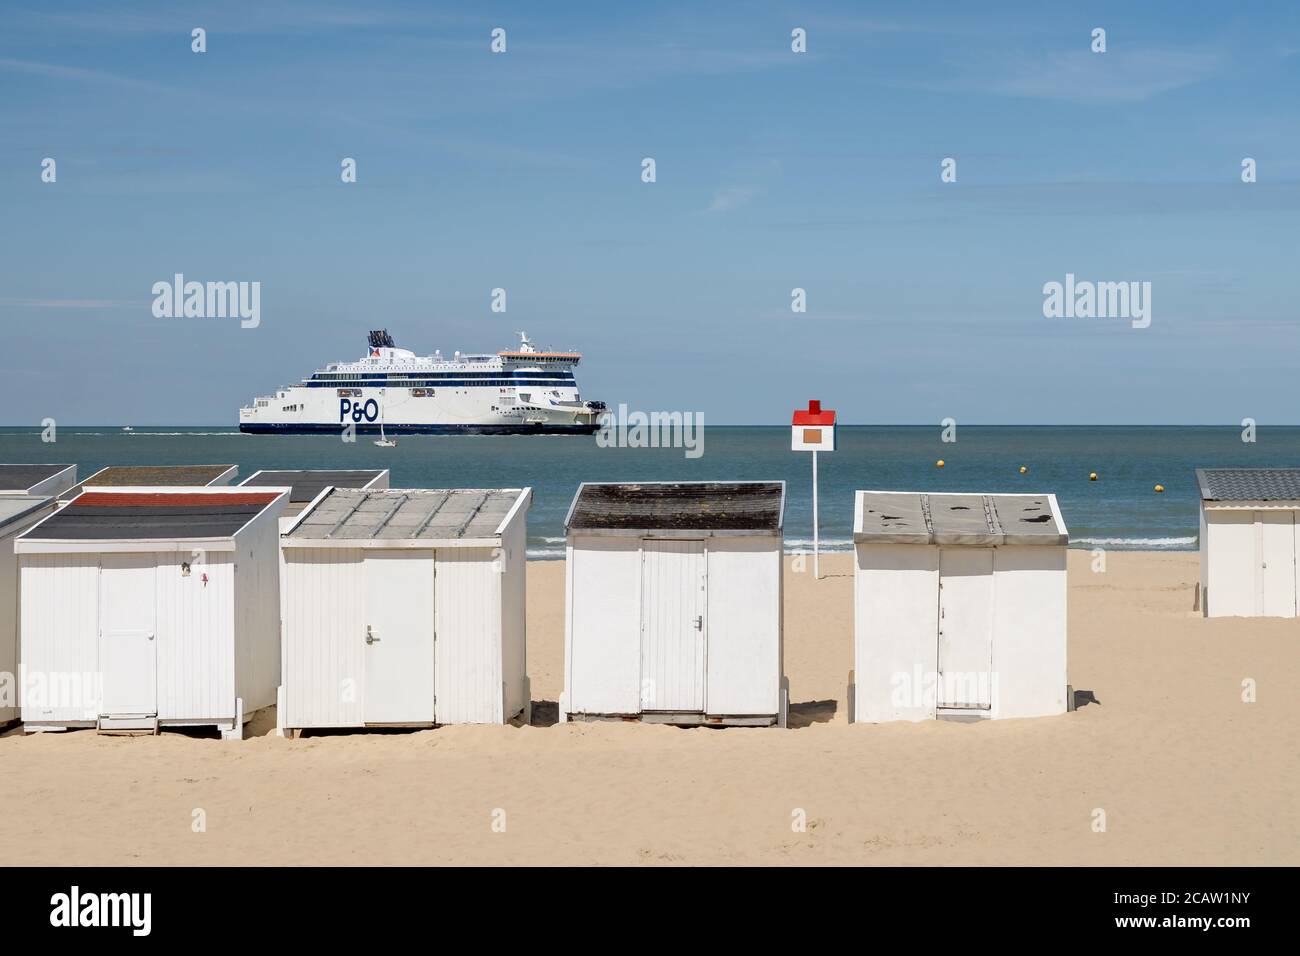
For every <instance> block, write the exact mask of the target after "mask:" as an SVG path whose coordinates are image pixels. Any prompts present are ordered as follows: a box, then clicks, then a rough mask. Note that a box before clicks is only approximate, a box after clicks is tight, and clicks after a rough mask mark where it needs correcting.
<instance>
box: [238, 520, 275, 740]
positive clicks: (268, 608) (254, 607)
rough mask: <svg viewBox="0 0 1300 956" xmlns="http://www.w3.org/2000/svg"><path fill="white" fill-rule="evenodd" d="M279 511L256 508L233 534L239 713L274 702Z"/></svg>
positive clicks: (249, 711) (251, 710) (257, 708)
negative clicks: (240, 704)
mask: <svg viewBox="0 0 1300 956" xmlns="http://www.w3.org/2000/svg"><path fill="white" fill-rule="evenodd" d="M279 511H280V509H278V508H277V509H275V512H276V513H275V514H271V513H269V512H265V511H264V512H262V513H261V514H259V515H258V516H257V517H256V518H254V519H253V521H251V522H250V523H249V524H248V525H246V526H245V527H244V528H243V529H242V530H241V531H240V532H239V534H238V535H237V536H236V538H235V551H234V554H235V586H236V603H235V611H236V615H237V617H236V630H235V659H236V660H237V661H238V662H239V667H238V668H237V669H236V685H235V696H236V697H239V698H242V699H243V702H244V716H245V717H247V716H248V715H249V714H251V713H252V712H253V711H255V710H260V709H262V708H263V707H270V706H271V705H272V704H274V703H275V695H276V688H277V687H279V685H280V569H281V557H280V529H279V525H280V521H281V518H280V516H279Z"/></svg>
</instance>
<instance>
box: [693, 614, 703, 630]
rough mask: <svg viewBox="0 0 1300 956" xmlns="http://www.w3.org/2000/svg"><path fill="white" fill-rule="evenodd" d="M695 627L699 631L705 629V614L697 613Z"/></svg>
mask: <svg viewBox="0 0 1300 956" xmlns="http://www.w3.org/2000/svg"><path fill="white" fill-rule="evenodd" d="M695 629H696V630H697V631H702V630H704V615H703V614H697V615H695Z"/></svg>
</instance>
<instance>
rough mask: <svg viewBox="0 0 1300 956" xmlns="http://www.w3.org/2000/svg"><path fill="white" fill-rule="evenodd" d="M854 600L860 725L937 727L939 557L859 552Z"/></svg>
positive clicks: (922, 552) (907, 551)
mask: <svg viewBox="0 0 1300 956" xmlns="http://www.w3.org/2000/svg"><path fill="white" fill-rule="evenodd" d="M853 594H854V613H853V620H854V626H853V631H854V639H853V640H854V665H853V672H854V688H855V689H854V704H855V708H856V713H855V714H854V720H856V721H859V722H862V723H882V722H884V721H889V720H926V719H931V720H932V719H934V716H935V705H934V700H933V697H932V696H931V695H927V694H925V693H924V690H925V686H926V682H927V681H928V680H929V679H930V675H932V674H934V673H935V672H936V671H937V670H938V668H939V549H938V548H937V547H934V546H933V545H921V544H872V543H866V542H864V543H861V544H858V545H857V546H856V553H855V555H854V573H853Z"/></svg>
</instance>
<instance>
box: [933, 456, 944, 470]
mask: <svg viewBox="0 0 1300 956" xmlns="http://www.w3.org/2000/svg"><path fill="white" fill-rule="evenodd" d="M934 467H936V468H942V467H943V459H942V458H940V459H939V460H938V461H936V462H935V463H934Z"/></svg>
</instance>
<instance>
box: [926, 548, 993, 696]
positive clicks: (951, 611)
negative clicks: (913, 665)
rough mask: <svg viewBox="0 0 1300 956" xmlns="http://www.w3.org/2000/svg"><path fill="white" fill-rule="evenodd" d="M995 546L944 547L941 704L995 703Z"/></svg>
mask: <svg viewBox="0 0 1300 956" xmlns="http://www.w3.org/2000/svg"><path fill="white" fill-rule="evenodd" d="M992 666H993V550H992V549H991V548H941V549H940V550H939V680H938V685H939V686H938V698H937V701H936V703H937V704H938V706H939V707H951V708H962V709H967V710H971V709H974V710H989V709H990V708H991V707H992V706H993V694H992V675H991V673H990V671H991V669H992Z"/></svg>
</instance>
